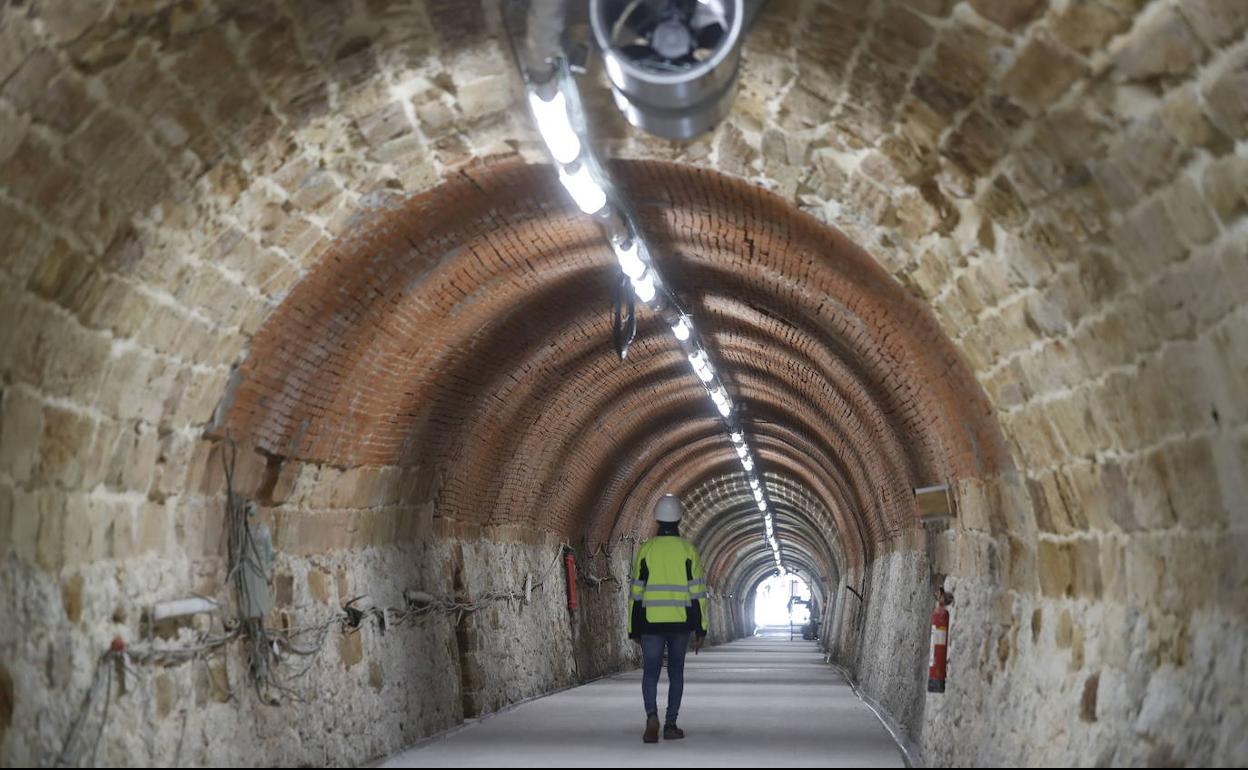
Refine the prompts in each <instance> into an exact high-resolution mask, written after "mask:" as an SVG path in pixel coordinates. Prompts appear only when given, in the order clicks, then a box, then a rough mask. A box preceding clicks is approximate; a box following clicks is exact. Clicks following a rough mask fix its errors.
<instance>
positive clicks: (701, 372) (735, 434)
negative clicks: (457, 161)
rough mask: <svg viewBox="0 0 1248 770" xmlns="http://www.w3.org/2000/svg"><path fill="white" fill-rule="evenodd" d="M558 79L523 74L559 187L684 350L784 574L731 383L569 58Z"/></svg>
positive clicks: (558, 64)
mask: <svg viewBox="0 0 1248 770" xmlns="http://www.w3.org/2000/svg"><path fill="white" fill-rule="evenodd" d="M551 64H552V65H553V77H550V78H549V79H547V80H545V81H544V82H537V81H536V80H535V79H534V78H533V77H531V76H530V73H528V72H524V73H523V74H524V79H525V88H526V92H527V97H528V104H529V110H530V112H531V113H532V116H533V121H534V123H535V125H536V126H537V130H538V133H539V134H541V137H542V141H543V142H544V143H545V145H546V149H547V151H548V153H549V154H550V157H551V159H552V160H554V162H555V166H556V168H557V170H558V173H559V182H560V183H561V184H562V185H563V188H564V189H565V190H566V191H567V193H568V195H569V196H570V197H571V198H572V200H573V202H575V203H576V206H577V208H579V209H580V210H581V211H583V212H584V213H585V214H586V215H588V216H589V217H590V218H591V219H593V220H594V221H595V222H596V223H597V224H598V226H599V227H600V228H601V229H602V231H603V234H604V235H605V236H606V239H607V242H608V243H609V244H610V246H611V250H612V251H613V252H614V253H615V257H616V260H617V261H618V262H619V266H620V270H621V271H622V272H623V273H624V275H626V276H627V277H628V279H629V281H630V283H631V285H632V288H633V293H634V294H635V295H636V296H637V299H638V300H639V301H640V302H641V303H642V304H644V305H646V306H647V307H649V308H650V309H651V310H652V311H654V312H655V313H658V314H659V316H660V317H661V318H662V319H663V321H664V322H665V323H666V324H667V325H668V327H669V328H671V330H672V336H673V337H675V339H676V343H677V345H679V346H680V349H681V351H682V352H683V353H684V354H685V356H686V358H687V359H688V361H689V366H690V369H691V371H692V374H693V376H695V377H696V378H697V379H698V382H699V383H700V384H701V386H702V387H703V388H704V389H705V390H706V394H707V397H708V398H709V399H710V400H711V403H712V404H713V405H714V406H715V410H716V412H717V413H718V414H719V419H720V422H721V424H722V425H723V428H724V431H725V433H726V434H727V435H728V437H729V440H730V441H731V442H732V446H733V449H734V450H735V451H736V454H737V459H738V460H739V461H740V463H741V467H742V469H743V471H744V473H745V476H746V481H747V482H748V483H749V486H750V491H751V493H752V494H753V497H754V503H755V504H756V505H757V506H758V511H759V516H760V517H761V519H762V522H763V537H764V539H765V540H766V542H767V545H768V546H769V547H770V548H771V552H772V556H773V558H774V560H775V563H776V568H777V569H778V570H779V571H780V573H781V574H783V573H784V572H785V567H784V559H783V552H782V550H781V547H780V540H779V538H778V537H777V535H776V527H775V518H774V514H773V510H772V505H771V500H770V499H769V497H768V495H767V485H766V484H765V483H764V482H763V480H762V473H761V470H760V469H759V468H758V464H757V462H756V461H755V456H754V452H753V451H752V450H751V448H750V442H749V441H748V440H747V438H746V435H745V431H744V430H743V429H742V426H741V420H740V416H739V415H738V413H737V410H736V408H735V406H734V404H733V399H732V395H731V394H730V393H729V392H728V389H727V388H726V387H725V386H724V383H723V381H722V380H721V379H720V376H719V374H718V373H717V372H716V369H715V365H714V363H713V362H712V361H711V357H710V355H709V353H708V352H707V347H706V346H705V345H704V344H703V342H702V338H701V336H700V335H699V334H698V330H697V328H696V327H695V325H694V322H693V319H692V318H691V317H690V316H689V314H688V313H687V312H686V311H685V310H684V309H683V308H682V307H681V305H680V301H679V299H678V298H677V297H676V295H675V293H674V292H672V290H671V289H670V288H669V287H668V284H667V283H666V281H664V280H663V277H662V275H660V273H659V270H658V268H657V267H656V266H655V264H654V261H653V259H652V257H651V252H650V248H649V247H648V245H647V244H646V241H645V238H644V237H643V235H642V233H641V231H640V230H639V229H638V228H637V226H636V224H635V222H636V220H635V218H634V217H633V215H632V213H631V212H630V211H629V209H628V207H627V204H626V202H625V201H624V200H623V198H622V197H621V196H619V195H617V194H616V193H615V191H614V186H613V185H612V183H611V178H610V176H609V175H608V174H607V173H606V170H605V169H604V168H603V165H602V163H601V162H600V161H599V159H598V156H597V154H596V153H595V152H594V150H593V146H592V144H591V143H590V142H589V137H588V133H587V130H586V120H585V113H584V110H583V108H582V106H581V100H580V91H579V90H578V88H577V84H576V80H575V79H574V77H573V75H572V72H571V70H570V68H569V66H568V63H567V60H566V59H565V58H563V57H558V58H556V59H555V60H554V61H552V62H551Z"/></svg>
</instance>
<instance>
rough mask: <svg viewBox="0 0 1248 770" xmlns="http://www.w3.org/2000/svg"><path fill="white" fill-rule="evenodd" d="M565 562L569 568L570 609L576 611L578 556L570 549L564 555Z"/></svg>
mask: <svg viewBox="0 0 1248 770" xmlns="http://www.w3.org/2000/svg"><path fill="white" fill-rule="evenodd" d="M563 563H564V565H565V566H566V567H567V569H568V609H569V610H571V611H572V612H576V556H575V555H574V554H573V553H572V552H571V551H568V552H567V553H565V554H564V555H563Z"/></svg>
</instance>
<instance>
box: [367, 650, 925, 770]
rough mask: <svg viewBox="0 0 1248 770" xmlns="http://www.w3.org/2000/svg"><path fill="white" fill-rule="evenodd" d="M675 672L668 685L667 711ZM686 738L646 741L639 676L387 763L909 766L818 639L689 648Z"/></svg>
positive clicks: (489, 723)
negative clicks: (817, 643)
mask: <svg viewBox="0 0 1248 770" xmlns="http://www.w3.org/2000/svg"><path fill="white" fill-rule="evenodd" d="M666 698H667V676H666V673H665V674H664V677H663V679H662V680H661V682H660V684H659V710H660V712H661V711H662V709H663V704H664V703H665V702H666ZM680 726H681V728H682V729H684V731H685V733H686V735H687V737H686V738H685V739H684V740H683V741H671V742H664V741H660V742H659V743H658V744H657V745H646V744H643V743H642V742H641V733H642V730H643V729H644V727H645V714H644V712H643V710H642V706H641V671H639V670H638V671H630V672H627V673H623V674H617V675H615V676H611V677H608V678H606V679H600V680H598V681H596V682H592V683H590V684H587V685H583V686H581V687H575V688H572V689H570V690H565V691H563V692H559V693H555V694H554V695H550V696H547V697H544V698H539V699H537V700H533V701H530V702H528V703H523V704H521V705H519V706H516V707H514V708H511V709H507V710H504V711H502V712H500V713H498V714H495V715H493V716H488V717H486V718H484V719H481V720H479V721H477V722H474V723H471V724H470V725H468V726H467V727H464V728H462V729H460V730H457V731H454V732H451V733H450V734H448V735H446V736H445V737H441V738H435V739H433V740H432V741H430V742H428V743H425V744H423V745H421V746H418V747H416V748H414V749H409V750H407V751H404V752H402V753H401V754H397V755H395V756H393V757H390V758H389V759H387V760H386V761H385V762H383V763H382V764H381V766H382V767H590V768H600V767H674V766H685V767H903V766H904V764H903V762H902V757H901V752H900V751H898V749H897V746H896V744H895V743H893V740H892V739H891V738H890V737H889V735H888V733H887V732H886V731H885V729H884V727H883V726H882V725H881V724H880V722H879V720H877V719H876V717H875V715H874V714H872V713H871V711H870V709H868V708H867V707H866V706H865V705H864V704H863V703H862V702H861V701H859V700H858V698H857V697H856V696H855V695H854V693H853V691H852V690H851V689H850V687H849V685H848V684H847V683H846V682H845V680H844V678H843V677H841V675H840V674H839V673H837V671H836V670H835V669H833V668H832V667H831V666H828V665H826V664H824V662H823V656H822V655H821V654H820V653H819V652H818V650H817V649H816V647H815V645H814V643H813V642H803V641H800V640H799V641H793V642H790V641H789V639H788V629H787V628H785V629H784V635H783V636H779V635H763V636H756V637H753V638H750V639H742V640H739V641H736V642H733V643H731V644H726V645H721V646H719V647H715V648H711V649H707V650H703V652H702V654H700V655H697V656H695V655H694V654H693V653H692V652H690V653H689V657H688V658H687V662H686V664H685V696H684V703H683V705H682V707H681V715H680Z"/></svg>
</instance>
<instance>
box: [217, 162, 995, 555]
mask: <svg viewBox="0 0 1248 770" xmlns="http://www.w3.org/2000/svg"><path fill="white" fill-rule="evenodd" d="M616 172H617V173H618V175H619V178H620V181H621V183H622V185H623V187H624V193H625V194H626V195H627V196H628V198H629V200H631V201H633V202H634V203H635V205H636V206H637V207H638V210H639V215H640V218H641V221H642V223H643V226H644V227H645V229H646V231H647V232H648V233H650V234H651V235H652V236H653V237H654V239H655V242H656V243H657V244H658V245H659V247H660V251H659V253H660V254H661V255H662V257H661V258H662V260H663V264H664V267H665V269H666V270H667V271H668V272H669V274H670V275H671V276H672V280H673V281H674V282H675V285H677V286H679V287H680V288H681V291H682V293H683V295H684V298H685V300H686V301H687V302H688V304H689V306H690V308H691V309H692V311H693V312H694V313H695V315H696V316H697V317H699V318H701V319H702V323H703V324H704V326H705V328H706V329H707V330H708V332H709V334H710V344H712V345H713V347H714V349H715V350H716V351H717V352H718V354H719V355H720V356H721V357H722V359H723V360H724V361H725V362H726V364H727V367H726V368H727V371H728V373H729V374H728V376H729V377H730V378H731V380H730V381H731V383H732V387H733V388H734V389H735V390H736V392H738V393H739V395H740V396H741V397H742V398H743V399H744V401H745V402H746V403H747V404H748V409H749V411H748V416H747V420H748V421H749V424H750V425H751V427H752V430H753V431H754V434H755V435H756V436H757V437H758V438H757V441H758V446H759V449H760V452H761V457H762V458H763V460H764V462H765V464H766V469H767V470H768V471H774V472H777V473H783V474H785V476H786V478H788V479H791V480H792V483H794V484H797V485H799V486H800V487H802V488H804V489H805V490H807V491H808V492H809V493H810V494H811V495H812V496H813V499H815V500H817V501H818V502H819V504H820V505H821V508H822V510H823V511H825V512H826V513H825V515H827V516H829V517H830V518H829V519H828V520H824V521H820V522H818V523H817V524H816V523H815V522H814V521H813V520H812V521H810V522H809V523H808V525H807V527H806V528H807V530H809V532H808V533H807V535H806V536H804V537H803V538H801V539H797V540H793V542H794V545H795V547H797V548H798V549H799V550H800V551H803V552H808V553H811V558H818V559H819V560H820V562H824V564H823V565H822V566H823V574H825V575H826V574H835V570H834V569H832V568H831V565H827V564H826V559H825V557H826V555H827V554H830V553H831V552H832V550H833V549H832V547H830V546H829V545H828V542H827V541H828V540H829V539H833V540H835V541H836V546H835V548H836V550H837V551H838V552H843V553H844V555H845V556H844V558H845V559H846V562H847V563H846V565H845V566H844V568H845V569H848V570H849V571H850V572H851V573H853V574H857V575H859V576H861V570H862V567H863V565H864V564H865V563H867V562H869V561H870V560H871V559H873V558H874V556H875V555H876V553H877V551H878V550H879V549H880V548H881V547H885V546H884V544H885V543H886V542H888V541H891V540H893V539H894V538H896V536H897V534H898V533H899V532H900V531H901V530H904V529H907V528H913V527H915V526H916V525H917V524H916V517H915V506H914V502H913V494H912V489H913V488H914V487H916V486H922V485H925V484H937V483H944V482H954V481H956V480H958V479H960V478H967V477H982V476H994V475H996V474H998V473H999V472H1000V471H1001V470H1002V469H1003V467H1004V465H1005V464H1006V463H1007V462H1008V461H1007V458H1006V455H1005V453H1004V451H1003V442H1002V439H1001V437H1000V433H999V430H998V429H997V428H996V426H995V425H994V423H993V419H992V417H991V410H990V408H989V406H988V403H987V401H986V399H985V398H984V397H983V395H982V393H981V390H980V388H979V386H978V384H977V383H976V382H975V380H974V378H973V376H972V375H971V373H970V372H969V370H968V369H967V367H966V366H965V365H964V364H963V363H962V362H961V360H960V358H959V356H958V354H957V352H956V351H955V349H954V348H953V346H952V345H951V343H950V342H949V340H948V339H947V338H946V336H945V335H944V333H943V332H942V331H941V330H940V328H939V327H938V326H937V324H936V322H935V320H934V319H933V318H932V316H931V314H930V312H929V311H928V310H927V309H926V308H925V307H924V305H923V304H922V303H920V302H919V301H918V300H916V299H915V298H913V297H911V296H910V295H908V294H907V293H906V291H905V290H904V289H903V288H902V287H901V285H900V284H898V283H896V282H895V281H893V280H891V279H890V277H889V276H888V275H887V274H886V273H884V272H883V270H881V269H880V268H879V267H878V266H877V265H876V263H875V262H874V261H873V260H872V259H871V258H870V257H869V256H868V255H867V254H865V253H864V252H863V251H862V250H861V249H859V248H857V247H856V246H854V245H853V244H852V243H850V242H849V241H848V240H847V239H846V238H845V237H844V236H843V235H841V234H840V233H838V232H836V231H835V230H834V229H833V228H831V227H828V226H826V225H822V224H819V223H818V222H816V221H815V220H814V219H813V218H811V217H809V216H807V215H804V214H802V213H800V212H799V211H797V210H796V209H795V208H794V207H792V206H790V205H789V204H787V203H785V202H784V201H783V200H781V199H780V198H778V197H776V196H774V195H771V194H769V193H767V192H765V191H763V190H761V189H759V188H756V187H754V186H751V185H748V184H744V183H742V182H740V181H736V180H733V179H730V178H728V177H725V176H723V175H721V174H718V173H714V172H710V171H705V170H699V169H695V168H691V167H688V166H681V165H676V164H670V163H661V162H621V163H619V164H618V166H617V169H616ZM614 275H615V267H614V263H613V262H612V260H611V255H610V254H609V252H608V250H607V249H606V247H605V246H604V245H603V243H602V242H601V239H600V238H599V237H598V235H597V233H596V231H595V230H594V229H593V227H592V225H589V224H587V223H586V222H585V221H584V220H583V218H582V217H579V216H578V215H577V214H576V212H575V209H574V208H573V207H572V206H571V205H570V204H569V203H568V202H567V201H566V200H565V198H564V196H562V195H560V194H559V189H558V186H557V184H555V180H554V176H553V174H552V173H551V171H550V170H549V169H548V168H546V167H542V166H532V165H522V164H517V163H500V164H496V165H485V166H481V167H476V168H472V169H470V170H466V171H464V172H462V173H461V174H460V175H458V177H456V178H453V179H451V180H450V181H448V182H447V183H445V184H443V185H441V186H439V187H437V188H435V189H433V190H431V191H429V192H427V193H424V194H421V195H417V196H413V197H410V198H403V197H402V196H398V195H394V196H385V195H381V196H376V197H374V198H373V199H372V200H370V201H369V202H368V205H367V206H366V207H365V208H364V210H363V211H362V213H361V214H360V215H359V217H358V218H357V221H356V222H355V223H354V225H353V226H352V227H351V228H350V229H349V230H348V232H347V233H346V234H345V235H344V236H343V237H342V238H340V239H339V240H338V242H337V243H336V244H335V245H334V246H333V247H332V248H331V250H330V251H329V253H328V254H327V255H326V257H325V259H324V260H322V261H321V263H320V265H319V267H317V268H316V269H315V270H313V271H312V272H311V273H310V274H309V275H308V276H307V277H306V278H305V279H304V280H303V281H302V282H301V283H300V284H298V285H297V286H296V287H295V289H294V290H293V291H292V292H291V293H290V295H289V296H288V298H287V299H286V300H285V301H284V302H283V303H282V305H281V306H280V307H279V308H278V309H277V310H276V311H275V312H274V313H273V314H272V315H271V316H270V318H269V319H268V320H267V321H266V323H265V325H264V326H263V327H262V328H261V330H260V331H259V333H258V334H257V335H256V338H255V339H254V341H253V343H252V345H251V349H250V353H249V355H248V356H247V357H246V359H245V362H244V363H243V364H242V366H241V367H240V368H239V370H238V372H237V374H236V377H235V380H234V382H232V384H231V386H230V395H229V396H228V399H227V400H228V403H227V407H228V408H227V409H226V410H225V411H224V414H223V417H222V420H221V422H220V423H219V424H218V426H216V429H215V430H216V432H217V433H228V434H230V435H231V437H233V438H235V439H238V440H243V441H246V442H248V443H253V444H255V445H256V446H257V447H259V448H261V449H262V450H263V451H264V452H266V453H268V454H270V455H272V456H275V457H277V458H290V459H293V460H299V461H303V462H315V463H325V464H331V465H336V466H346V467H354V466H361V465H380V466H398V467H405V468H412V467H419V468H422V469H424V471H425V473H426V474H427V475H429V476H431V477H432V478H433V479H435V481H434V482H433V484H434V488H433V489H432V490H431V494H432V499H433V501H434V506H435V507H434V516H435V517H437V518H445V519H449V520H453V521H455V522H459V523H468V524H520V525H523V526H526V527H537V528H540V529H544V530H551V531H554V532H557V533H560V534H562V535H564V536H566V537H569V538H576V539H580V538H585V539H587V540H589V541H590V542H602V541H606V540H608V539H610V538H611V537H612V536H613V535H621V534H629V533H647V532H648V529H647V523H648V521H649V516H648V511H649V509H650V507H651V505H652V504H653V502H654V501H655V499H657V497H658V496H659V495H661V494H663V493H664V492H668V491H672V492H676V493H680V494H684V493H687V492H689V491H691V490H692V489H694V488H695V487H698V486H699V485H701V484H703V483H704V482H706V481H707V480H708V479H709V478H711V477H714V476H719V475H723V474H724V473H725V472H726V471H728V470H730V469H731V468H733V467H734V466H735V465H736V457H735V454H734V453H733V452H732V451H731V447H730V446H729V445H728V444H727V443H726V441H725V440H724V439H723V438H722V436H721V435H720V432H719V429H718V427H717V424H716V421H715V420H714V419H713V415H712V413H711V409H710V407H709V406H708V404H707V403H706V400H705V399H704V398H701V397H700V394H699V393H700V392H699V390H698V388H697V386H696V384H695V383H694V382H693V381H692V380H691V378H690V377H689V376H688V373H687V371H688V370H687V365H686V362H684V361H683V358H682V356H681V354H680V352H679V350H678V349H676V348H675V347H674V346H673V345H671V344H670V342H669V340H668V334H667V330H666V329H665V328H664V327H663V326H662V324H661V323H655V322H653V319H647V318H644V317H643V318H642V319H641V323H640V328H639V332H638V339H637V341H636V343H635V345H634V347H633V349H632V353H631V355H630V356H629V359H628V360H627V361H626V362H620V361H618V360H617V359H616V357H615V355H614V352H613V351H612V348H611V344H610V339H611V335H610V327H609V317H608V315H609V313H608V311H609V299H610V296H611V295H610V286H611V282H612V279H613V277H614ZM739 492H740V494H739V495H738V496H737V497H735V498H727V499H725V501H724V503H725V506H727V507H729V508H731V506H732V505H734V504H735V505H738V506H739V505H740V503H741V502H742V500H745V499H746V498H748V497H749V495H748V490H744V489H742V490H739ZM725 513H728V511H725ZM708 518H711V517H708ZM734 521H735V527H736V528H737V529H739V530H740V532H739V533H738V534H739V535H745V536H746V539H747V540H748V539H749V538H752V537H755V536H756V535H757V532H756V530H757V529H758V526H757V517H756V516H741V517H739V518H737V519H735V520H734ZM797 521H798V520H797V519H795V518H792V517H790V520H789V522H786V524H787V525H788V526H790V527H793V526H794V524H795V523H796V522H797ZM755 539H757V538H755ZM803 542H807V543H809V545H805V546H803V545H802V543H803ZM815 554H819V555H818V556H817V557H816V556H815Z"/></svg>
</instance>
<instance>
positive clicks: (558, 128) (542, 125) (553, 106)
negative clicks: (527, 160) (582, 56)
mask: <svg viewBox="0 0 1248 770" xmlns="http://www.w3.org/2000/svg"><path fill="white" fill-rule="evenodd" d="M529 107H530V108H532V110H533V117H534V119H535V120H536V121H537V131H538V133H540V134H541V135H542V140H543V141H545V142H546V149H548V150H550V154H551V157H553V158H554V159H555V160H556V161H558V162H560V163H571V162H572V161H574V160H576V159H577V158H578V157H579V156H580V154H581V140H580V139H579V138H577V136H576V130H575V129H573V128H572V121H571V120H569V119H568V101H567V99H566V98H565V97H564V95H563V92H562V91H558V92H556V93H555V95H554V97H552V98H551V100H550V101H548V102H547V101H542V97H540V96H538V95H537V94H536V93H535V92H532V91H530V92H529ZM599 208H602V207H601V206H599Z"/></svg>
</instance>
